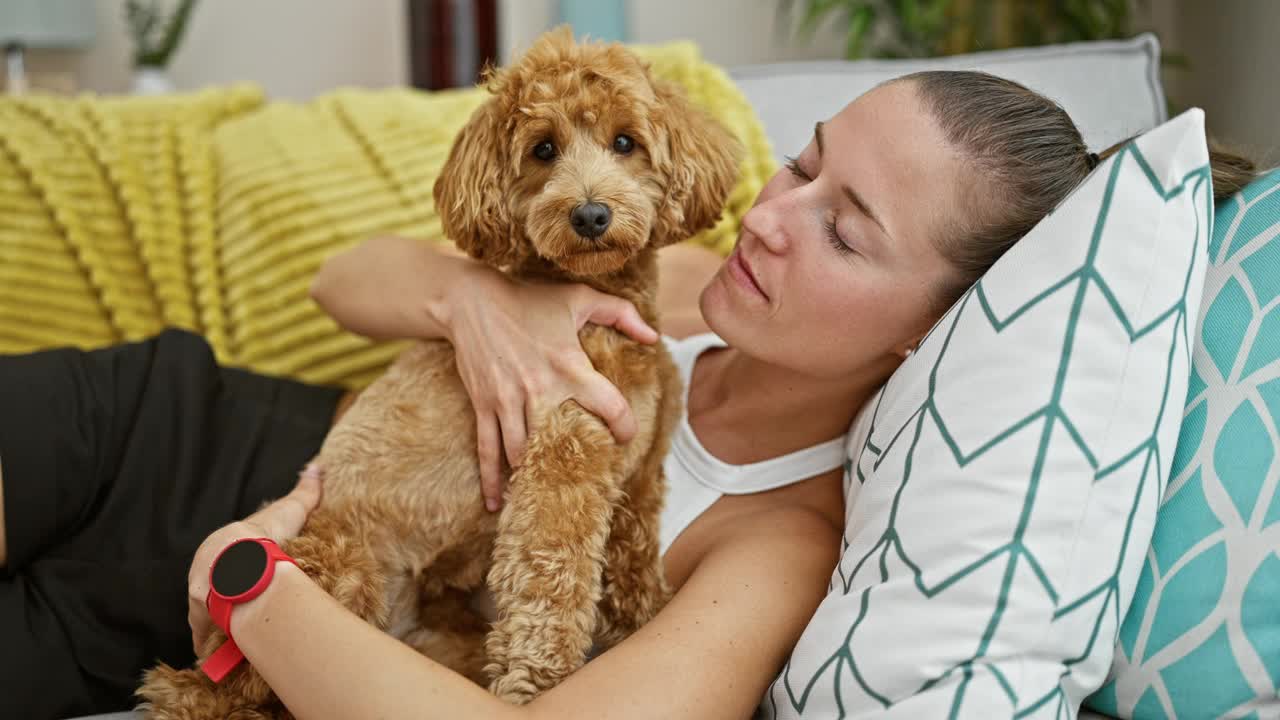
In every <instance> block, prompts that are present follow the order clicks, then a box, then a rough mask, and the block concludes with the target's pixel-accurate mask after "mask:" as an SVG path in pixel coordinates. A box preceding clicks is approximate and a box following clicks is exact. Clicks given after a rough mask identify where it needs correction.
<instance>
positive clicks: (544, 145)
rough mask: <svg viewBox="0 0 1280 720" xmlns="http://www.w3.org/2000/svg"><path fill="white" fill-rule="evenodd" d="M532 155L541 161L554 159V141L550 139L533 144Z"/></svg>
mask: <svg viewBox="0 0 1280 720" xmlns="http://www.w3.org/2000/svg"><path fill="white" fill-rule="evenodd" d="M533 156H534V157H536V158H538V159H539V160H541V161H543V162H551V161H552V160H555V158H556V146H555V143H553V142H551V141H550V140H543V141H542V142H540V143H538V144H537V145H534V146H533Z"/></svg>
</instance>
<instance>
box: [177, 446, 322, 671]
mask: <svg viewBox="0 0 1280 720" xmlns="http://www.w3.org/2000/svg"><path fill="white" fill-rule="evenodd" d="M321 475H322V472H321V469H320V468H319V467H318V466H317V465H315V464H312V465H308V466H307V467H306V469H305V470H303V471H302V474H301V475H300V476H299V479H298V484H297V485H296V486H294V488H293V491H292V492H290V493H289V494H288V495H285V496H284V497H282V498H280V499H279V500H276V501H275V502H273V503H271V504H270V505H267V506H266V507H264V508H262V509H261V510H259V511H258V512H256V513H254V514H252V515H250V516H249V517H247V518H245V519H244V520H241V521H239V522H233V523H231V524H230V525H227V526H225V527H223V528H220V529H219V530H216V531H215V532H214V533H213V534H212V535H210V536H209V537H208V538H206V539H205V541H204V542H203V543H201V544H200V547H199V548H197V549H196V554H195V558H194V559H193V560H192V561H191V570H190V571H189V572H188V573H187V624H188V625H190V626H191V644H192V647H194V648H195V651H196V654H197V655H199V654H200V651H201V650H202V649H203V648H204V646H205V643H206V642H207V641H208V640H209V636H210V635H211V634H212V633H213V629H214V626H213V621H212V620H211V619H210V618H209V608H208V607H207V606H206V605H205V598H206V597H207V596H208V594H209V568H210V566H212V565H213V561H214V560H215V559H216V558H217V557H218V553H220V552H222V550H223V548H225V547H227V546H228V545H230V544H231V543H233V542H235V541H237V540H243V539H245V538H261V537H265V538H271V539H272V540H274V541H275V542H276V544H277V545H283V544H284V541H286V540H288V539H289V538H292V537H294V536H296V535H297V534H298V533H299V532H300V531H301V530H302V525H303V523H305V522H306V521H307V516H308V515H310V514H311V511H312V510H315V509H316V506H317V505H319V504H320V497H321V495H322V487H321Z"/></svg>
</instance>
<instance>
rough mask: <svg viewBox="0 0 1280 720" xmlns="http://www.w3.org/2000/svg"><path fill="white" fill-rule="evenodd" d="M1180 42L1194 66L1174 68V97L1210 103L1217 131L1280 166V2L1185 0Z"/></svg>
mask: <svg viewBox="0 0 1280 720" xmlns="http://www.w3.org/2000/svg"><path fill="white" fill-rule="evenodd" d="M1176 8H1177V12H1176V17H1175V21H1176V23H1177V33H1178V36H1177V44H1176V45H1170V49H1173V50H1181V51H1182V52H1183V53H1185V54H1186V55H1187V58H1188V60H1189V62H1190V65H1191V67H1190V69H1189V70H1186V71H1179V70H1170V71H1168V73H1167V75H1168V76H1169V81H1170V82H1169V85H1170V91H1171V92H1170V96H1171V97H1172V98H1173V100H1174V101H1175V102H1178V103H1179V104H1182V105H1198V106H1200V107H1203V108H1204V110H1205V123H1206V125H1207V127H1208V129H1209V132H1210V133H1213V134H1214V135H1216V136H1218V137H1220V138H1222V139H1224V140H1228V141H1230V142H1233V143H1238V144H1240V145H1242V146H1243V147H1244V148H1245V149H1247V150H1250V151H1252V154H1253V155H1254V156H1255V157H1257V158H1259V159H1260V160H1262V161H1263V162H1264V163H1265V164H1267V165H1268V166H1276V165H1280V34H1278V33H1280V2H1277V1H1276V0H1214V2H1203V1H1200V0H1181V1H1180V2H1178V3H1176Z"/></svg>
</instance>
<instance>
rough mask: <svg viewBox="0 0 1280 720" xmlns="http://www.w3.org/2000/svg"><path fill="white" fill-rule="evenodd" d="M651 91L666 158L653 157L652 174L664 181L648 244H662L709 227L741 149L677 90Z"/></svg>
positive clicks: (728, 186) (720, 207) (733, 179)
mask: <svg viewBox="0 0 1280 720" xmlns="http://www.w3.org/2000/svg"><path fill="white" fill-rule="evenodd" d="M654 89H655V91H656V92H657V94H658V99H659V101H660V103H661V107H660V108H659V111H658V117H661V118H662V123H663V125H665V126H666V127H665V130H666V132H665V135H666V136H667V145H668V147H667V148H665V149H666V153H655V154H654V155H655V157H654V165H655V167H656V169H658V170H659V171H660V172H663V174H665V175H666V179H667V195H666V199H665V200H664V201H663V206H662V207H661V208H660V209H659V210H658V217H657V222H656V224H655V228H654V230H655V232H654V242H655V243H656V244H657V245H667V244H670V243H674V242H679V241H681V240H684V239H686V238H689V237H691V236H693V235H694V234H696V233H698V232H699V231H701V230H704V229H706V228H709V227H712V226H714V225H715V223H716V220H718V219H719V218H720V212H721V210H723V209H724V203H725V200H726V199H727V198H728V197H729V191H730V190H732V189H733V186H734V184H735V183H736V182H737V180H738V157H739V155H740V153H741V146H740V145H739V143H738V140H737V138H735V137H733V135H731V134H730V133H729V131H728V130H726V129H725V128H724V126H723V125H721V124H720V123H719V122H717V121H716V120H715V119H714V118H712V117H711V116H710V115H707V114H706V113H705V112H703V111H702V110H700V109H698V108H696V107H694V106H693V105H692V104H690V103H689V101H688V100H687V99H685V97H684V95H683V93H682V92H681V91H680V90H678V89H676V88H674V87H671V86H668V85H665V84H664V85H657V86H656V87H655V88H654Z"/></svg>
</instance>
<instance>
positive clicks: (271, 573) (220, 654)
mask: <svg viewBox="0 0 1280 720" xmlns="http://www.w3.org/2000/svg"><path fill="white" fill-rule="evenodd" d="M246 540H247V541H252V542H257V543H258V544H259V545H261V546H262V549H263V550H264V551H266V554H267V565H266V567H265V568H264V569H263V571H262V578H261V579H259V580H258V582H257V583H255V584H254V586H253V587H252V588H250V589H249V590H248V591H247V592H245V593H244V594H243V595H239V596H236V597H235V598H227V597H224V596H222V595H220V594H218V593H216V592H214V590H213V566H214V565H217V564H218V558H221V557H222V553H223V552H226V550H227V548H229V547H231V546H232V545H235V544H236V543H240V542H245V541H246ZM227 548H223V549H222V551H221V552H219V553H218V558H214V561H213V564H212V565H210V566H209V593H208V594H207V595H206V596H205V607H207V608H208V609H209V618H210V619H211V620H212V621H213V624H214V625H217V626H218V628H219V629H221V630H222V632H224V633H226V635H227V641H226V642H225V643H223V644H222V645H221V646H219V647H218V649H217V650H215V651H213V654H212V655H210V656H209V657H208V658H206V659H205V661H204V663H203V664H201V666H200V667H201V669H202V670H204V672H205V674H206V675H208V676H209V679H210V680H213V681H214V682H215V683H216V682H221V681H222V679H223V678H224V677H226V676H227V674H228V673H230V672H231V671H232V670H234V669H235V667H236V666H237V665H239V664H240V661H241V660H243V659H244V653H242V652H241V651H240V647H239V646H238V645H236V642H235V639H233V638H232V637H231V611H232V610H234V609H235V606H236V605H240V604H242V603H246V602H249V601H250V600H252V599H254V598H256V597H258V596H259V595H261V594H262V593H263V591H265V590H266V589H267V586H268V585H270V584H271V579H272V578H273V577H275V570H276V563H277V562H280V561H286V562H294V560H293V558H291V557H289V555H288V553H286V552H285V551H284V550H282V549H281V548H280V546H279V545H277V544H276V543H275V541H274V540H271V539H270V538H245V539H241V540H236V541H235V542H232V543H230V544H229V545H227ZM295 564H296V563H295Z"/></svg>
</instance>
